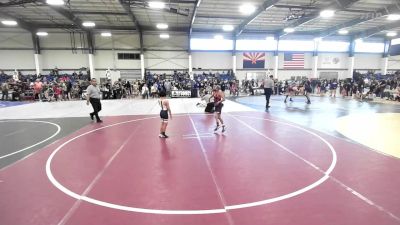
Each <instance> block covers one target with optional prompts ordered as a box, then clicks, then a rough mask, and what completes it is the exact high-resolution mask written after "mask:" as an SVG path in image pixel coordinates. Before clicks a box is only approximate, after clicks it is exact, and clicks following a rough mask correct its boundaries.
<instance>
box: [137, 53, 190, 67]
mask: <svg viewBox="0 0 400 225" xmlns="http://www.w3.org/2000/svg"><path fill="white" fill-rule="evenodd" d="M144 62H145V64H144V67H145V68H146V69H148V70H174V69H177V70H187V69H188V66H189V55H188V53H187V52H186V51H146V52H145V53H144ZM139 68H140V67H139Z"/></svg>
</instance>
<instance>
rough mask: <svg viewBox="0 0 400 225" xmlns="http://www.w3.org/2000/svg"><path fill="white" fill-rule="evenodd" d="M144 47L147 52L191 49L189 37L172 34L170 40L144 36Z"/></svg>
mask: <svg viewBox="0 0 400 225" xmlns="http://www.w3.org/2000/svg"><path fill="white" fill-rule="evenodd" d="M143 45H144V48H146V49H147V50H158V49H163V50H171V49H172V50H183V51H186V50H187V49H188V48H189V39H188V36H187V35H175V34H171V33H170V38H169V39H161V38H160V37H159V35H158V34H157V35H149V34H148V35H143Z"/></svg>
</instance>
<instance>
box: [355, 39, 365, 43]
mask: <svg viewBox="0 0 400 225" xmlns="http://www.w3.org/2000/svg"><path fill="white" fill-rule="evenodd" d="M355 42H356V43H362V42H363V39H362V38H359V39H356V40H355Z"/></svg>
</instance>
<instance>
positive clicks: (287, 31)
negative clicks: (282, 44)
mask: <svg viewBox="0 0 400 225" xmlns="http://www.w3.org/2000/svg"><path fill="white" fill-rule="evenodd" d="M283 31H284V32H286V33H293V32H294V28H292V27H286V28H285V29H284V30H283Z"/></svg>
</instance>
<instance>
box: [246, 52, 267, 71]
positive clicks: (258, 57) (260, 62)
mask: <svg viewBox="0 0 400 225" xmlns="http://www.w3.org/2000/svg"><path fill="white" fill-rule="evenodd" d="M252 68H256V69H264V68H265V53H261V52H244V53H243V69H252Z"/></svg>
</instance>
